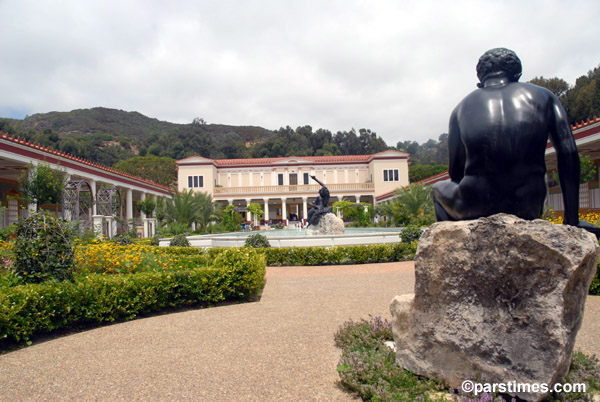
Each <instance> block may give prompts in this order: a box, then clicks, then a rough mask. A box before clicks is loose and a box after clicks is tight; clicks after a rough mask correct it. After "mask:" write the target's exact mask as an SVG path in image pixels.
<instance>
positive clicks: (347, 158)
mask: <svg viewBox="0 0 600 402" xmlns="http://www.w3.org/2000/svg"><path fill="white" fill-rule="evenodd" d="M370 158H371V155H335V156H285V157H278V158H252V159H215V163H216V164H217V165H221V166H224V165H225V166H228V165H254V164H270V163H275V162H280V161H284V160H291V159H296V160H298V159H299V160H305V161H310V162H364V161H368V160H369V159H370Z"/></svg>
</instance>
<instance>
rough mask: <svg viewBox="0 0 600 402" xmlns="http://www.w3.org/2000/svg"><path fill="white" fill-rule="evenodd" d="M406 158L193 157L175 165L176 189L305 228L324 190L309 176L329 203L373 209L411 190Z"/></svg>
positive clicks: (389, 152)
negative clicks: (256, 207)
mask: <svg viewBox="0 0 600 402" xmlns="http://www.w3.org/2000/svg"><path fill="white" fill-rule="evenodd" d="M408 157H409V155H408V154H407V153H405V152H400V151H396V150H387V151H383V152H379V153H377V154H373V155H338V156H302V157H296V156H289V157H279V158H261V159H208V158H204V157H201V156H192V157H189V158H185V159H181V160H179V161H177V169H178V180H177V182H178V190H179V191H182V190H184V189H191V190H193V191H202V192H207V193H209V194H210V195H212V197H213V200H215V201H216V202H217V203H219V204H221V205H222V206H225V205H234V206H236V207H239V208H240V209H239V210H243V209H244V208H245V207H247V206H248V205H249V204H251V203H258V204H260V205H261V208H262V209H263V211H264V212H265V214H264V217H263V220H264V221H270V222H272V223H275V222H283V223H284V224H287V223H288V221H300V222H303V223H305V222H306V219H307V216H308V212H307V211H308V208H309V207H310V204H311V203H313V202H314V201H315V199H316V197H317V196H318V191H319V189H320V188H321V186H320V185H319V184H318V183H317V182H315V181H314V180H313V179H312V178H311V176H315V177H316V178H317V179H318V180H319V181H321V182H322V183H323V184H325V185H326V186H327V188H328V189H329V191H330V193H331V200H330V203H333V202H335V201H338V200H347V201H351V202H354V203H365V202H366V203H369V204H373V205H374V204H375V203H376V202H377V197H378V196H380V195H382V194H386V193H390V192H392V191H393V190H394V189H397V188H399V187H404V186H407V185H408ZM246 214H247V215H246V220H247V221H251V220H252V219H251V216H250V214H249V213H248V212H246Z"/></svg>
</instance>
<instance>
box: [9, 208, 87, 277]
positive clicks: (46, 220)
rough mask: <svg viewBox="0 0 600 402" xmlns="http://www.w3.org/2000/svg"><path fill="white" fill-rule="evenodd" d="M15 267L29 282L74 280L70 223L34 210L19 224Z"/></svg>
mask: <svg viewBox="0 0 600 402" xmlns="http://www.w3.org/2000/svg"><path fill="white" fill-rule="evenodd" d="M16 235H17V237H16V240H15V246H14V255H15V261H14V266H13V270H14V272H15V274H17V275H18V276H20V277H22V278H23V279H24V280H25V281H26V282H31V283H36V282H43V281H45V280H48V279H56V280H65V279H72V278H73V273H74V271H75V264H74V263H73V261H74V256H73V254H74V252H73V241H72V239H73V233H72V231H71V227H70V225H69V224H68V222H66V221H64V220H62V219H59V218H56V217H55V216H53V215H50V214H45V213H33V214H32V215H31V216H29V217H27V218H25V219H21V220H20V221H19V222H18V223H17V233H16Z"/></svg>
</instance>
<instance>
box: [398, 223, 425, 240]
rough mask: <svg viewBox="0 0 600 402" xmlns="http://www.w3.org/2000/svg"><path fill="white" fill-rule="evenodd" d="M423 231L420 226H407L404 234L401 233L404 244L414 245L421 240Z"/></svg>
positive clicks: (403, 231)
mask: <svg viewBox="0 0 600 402" xmlns="http://www.w3.org/2000/svg"><path fill="white" fill-rule="evenodd" d="M422 234H423V230H422V229H421V228H420V227H418V226H406V227H405V228H404V229H403V230H402V232H400V238H401V239H402V243H412V242H413V241H415V240H419V239H420V238H421V235H422Z"/></svg>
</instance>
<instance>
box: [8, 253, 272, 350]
mask: <svg viewBox="0 0 600 402" xmlns="http://www.w3.org/2000/svg"><path fill="white" fill-rule="evenodd" d="M264 278H265V258H264V256H263V255H262V254H260V253H258V252H257V251H256V250H253V249H250V248H246V249H236V250H227V251H225V252H222V253H220V254H219V258H216V259H215V260H214V261H213V266H212V267H210V268H200V269H188V270H179V271H170V272H160V273H159V272H141V273H136V274H129V275H101V274H89V275H86V276H80V277H77V278H76V279H75V281H73V282H70V281H63V282H57V281H47V282H44V283H40V284H26V285H21V286H13V287H7V288H3V289H2V290H3V291H2V292H1V293H0V347H1V346H2V344H3V342H23V341H28V340H29V339H30V338H31V337H32V336H34V335H36V334H43V333H48V332H51V331H54V330H57V329H61V328H65V327H73V326H80V325H85V324H90V323H92V324H98V323H105V322H114V321H120V320H130V319H133V318H135V317H136V316H138V315H140V314H145V313H150V312H153V311H157V310H159V309H162V308H168V307H181V306H187V305H197V304H210V303H217V302H220V301H223V300H228V299H229V300H240V299H241V300H244V299H248V298H249V297H251V296H254V295H255V294H257V293H258V292H260V290H261V289H262V286H263V285H264Z"/></svg>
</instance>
